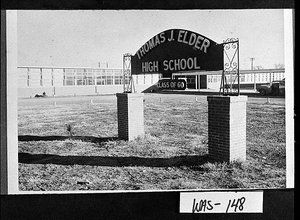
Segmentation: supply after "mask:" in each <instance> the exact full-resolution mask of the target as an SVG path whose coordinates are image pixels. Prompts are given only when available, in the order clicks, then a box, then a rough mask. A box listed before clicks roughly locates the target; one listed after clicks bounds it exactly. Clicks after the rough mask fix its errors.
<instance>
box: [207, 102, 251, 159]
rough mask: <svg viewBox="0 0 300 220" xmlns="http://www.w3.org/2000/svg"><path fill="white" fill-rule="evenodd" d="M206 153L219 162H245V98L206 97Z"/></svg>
mask: <svg viewBox="0 0 300 220" xmlns="http://www.w3.org/2000/svg"><path fill="white" fill-rule="evenodd" d="M207 101H208V152H209V156H210V157H211V158H213V159H216V160H220V161H227V162H230V161H234V160H240V161H243V160H246V102H247V96H208V97H207Z"/></svg>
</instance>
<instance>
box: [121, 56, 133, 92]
mask: <svg viewBox="0 0 300 220" xmlns="http://www.w3.org/2000/svg"><path fill="white" fill-rule="evenodd" d="M131 57H132V55H131V54H130V53H126V54H124V55H123V92H124V93H132V92H135V87H134V82H133V78H132V74H131Z"/></svg>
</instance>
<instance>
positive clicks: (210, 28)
mask: <svg viewBox="0 0 300 220" xmlns="http://www.w3.org/2000/svg"><path fill="white" fill-rule="evenodd" d="M17 16H18V21H17V22H18V24H17V33H18V34H17V37H18V45H17V46H18V66H58V67H98V62H100V63H101V65H104V63H108V66H109V68H122V65H123V61H122V59H123V54H125V53H131V54H135V53H136V51H137V50H138V49H139V48H140V47H141V46H142V45H143V44H144V43H146V41H148V40H149V39H150V38H152V37H153V36H155V35H156V34H158V33H160V32H162V31H165V30H168V29H173V28H174V29H186V30H190V31H193V32H196V33H199V34H201V35H203V36H205V37H207V38H209V39H211V40H213V41H215V42H217V43H222V42H223V41H224V40H226V39H227V38H232V37H234V38H238V39H239V44H240V51H239V53H240V69H250V68H251V61H250V58H255V60H254V66H261V67H263V68H266V69H267V68H274V67H275V64H284V11H283V10H282V9H251V10H104V11H103V10H86V11H85V10H66V11H64V10H59V11H55V10H51V11H47V10H42V11H37V10H28V11H18V13H17Z"/></svg>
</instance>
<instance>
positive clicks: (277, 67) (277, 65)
mask: <svg viewBox="0 0 300 220" xmlns="http://www.w3.org/2000/svg"><path fill="white" fill-rule="evenodd" d="M283 68H284V64H282V63H278V64H275V69H283Z"/></svg>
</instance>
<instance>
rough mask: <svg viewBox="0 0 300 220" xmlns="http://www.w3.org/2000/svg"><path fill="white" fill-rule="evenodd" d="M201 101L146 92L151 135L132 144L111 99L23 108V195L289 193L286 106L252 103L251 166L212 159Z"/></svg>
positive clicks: (147, 128) (249, 126)
mask: <svg viewBox="0 0 300 220" xmlns="http://www.w3.org/2000/svg"><path fill="white" fill-rule="evenodd" d="M160 97H163V100H162V101H160ZM198 100H200V102H195V100H194V97H192V96H188V95H181V96H172V95H168V96H166V95H159V94H156V95H147V94H146V95H145V110H144V111H145V132H146V135H145V137H144V138H138V139H136V140H135V141H130V142H126V141H122V140H117V139H116V137H117V109H116V102H115V100H114V98H111V100H110V101H111V102H109V103H106V104H104V103H101V97H98V100H95V101H94V103H95V104H89V103H86V104H82V103H79V102H74V103H73V104H69V105H66V104H61V105H57V106H53V105H51V101H49V103H48V104H45V105H27V106H26V105H23V106H20V107H19V136H20V141H19V162H20V163H19V184H20V190H36V191H39V190H45V191H52V190H137V189H139V190H144V189H147V190H149V189H150V190H151V189H153V190H160V189H163V190H168V189H216V188H284V187H285V179H286V172H285V117H284V114H285V108H284V104H280V103H272V104H263V103H254V102H251V103H248V105H247V161H246V162H243V163H239V162H234V163H220V162H213V161H209V160H208V158H207V150H208V149H207V103H206V97H199V98H198ZM66 124H67V125H71V126H72V131H73V136H72V137H70V136H69V134H70V133H69V132H68V131H67V127H66ZM25 135H33V136H34V137H35V139H34V137H29V136H27V137H25ZM36 136H38V137H36ZM22 137H23V139H22ZM25 140H26V141H25Z"/></svg>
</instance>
